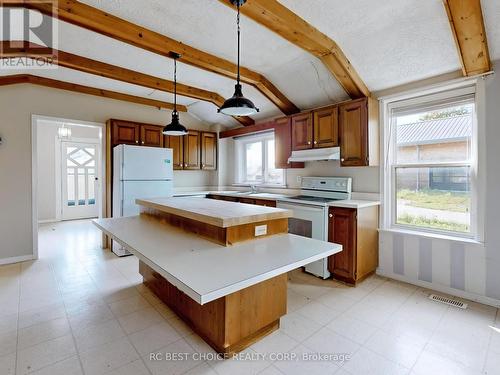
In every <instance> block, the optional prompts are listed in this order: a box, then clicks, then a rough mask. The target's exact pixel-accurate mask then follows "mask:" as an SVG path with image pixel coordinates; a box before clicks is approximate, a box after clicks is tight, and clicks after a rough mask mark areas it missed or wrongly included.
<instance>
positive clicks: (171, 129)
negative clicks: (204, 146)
mask: <svg viewBox="0 0 500 375" xmlns="http://www.w3.org/2000/svg"><path fill="white" fill-rule="evenodd" d="M170 57H172V58H173V59H174V110H173V111H172V122H171V123H170V124H168V125H167V126H165V127H164V128H163V134H165V135H173V136H180V135H186V134H187V133H188V131H187V129H186V127H185V126H184V125H182V124H181V123H180V122H179V112H177V59H178V58H180V57H181V55H179V54H178V53H176V52H170Z"/></svg>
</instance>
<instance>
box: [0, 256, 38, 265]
mask: <svg viewBox="0 0 500 375" xmlns="http://www.w3.org/2000/svg"><path fill="white" fill-rule="evenodd" d="M33 259H35V257H34V256H33V255H21V256H19V257H11V258H3V259H0V265H4V264H12V263H19V262H25V261H27V260H33Z"/></svg>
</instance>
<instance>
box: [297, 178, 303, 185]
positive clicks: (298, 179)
mask: <svg viewBox="0 0 500 375" xmlns="http://www.w3.org/2000/svg"><path fill="white" fill-rule="evenodd" d="M301 182H302V176H297V183H299V184H300V183H301Z"/></svg>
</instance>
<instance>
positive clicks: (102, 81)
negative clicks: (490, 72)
mask: <svg viewBox="0 0 500 375" xmlns="http://www.w3.org/2000/svg"><path fill="white" fill-rule="evenodd" d="M81 1H82V2H83V3H86V4H88V5H91V6H94V7H96V8H99V9H101V10H104V11H106V12H109V13H111V14H113V15H116V16H118V17H121V18H123V19H126V20H128V21H131V22H133V23H136V24H138V25H141V26H144V27H146V28H148V29H151V30H153V31H156V32H159V33H161V34H164V35H166V36H169V37H171V38H173V39H175V40H179V41H181V42H183V43H185V44H188V45H190V46H192V47H195V48H198V49H201V50H203V51H206V52H209V53H211V54H214V55H217V56H219V57H221V58H225V59H227V60H230V61H234V62H235V61H236V35H235V33H236V26H235V21H236V12H235V11H234V10H232V9H230V8H229V7H227V6H225V5H223V4H221V3H220V2H219V1H216V0H210V1H209V0H168V1H165V0H141V1H137V0H81ZM279 1H280V2H281V3H282V4H283V5H285V6H286V7H288V8H289V9H291V10H292V11H293V12H295V13H296V14H298V15H299V16H300V17H302V18H303V19H305V20H306V21H307V22H309V23H310V24H312V25H313V26H315V27H316V28H318V29H319V30H320V31H322V32H323V33H325V34H327V35H328V36H329V37H331V38H332V39H333V40H335V41H336V42H337V43H338V45H339V46H340V47H341V48H342V50H343V51H344V53H345V54H346V56H347V57H348V58H349V60H350V61H351V63H352V65H353V66H354V68H355V69H356V70H357V71H358V73H359V75H360V76H361V78H362V79H363V80H364V82H365V83H366V85H367V86H368V88H369V89H370V90H371V91H377V90H381V89H385V88H389V87H394V86H398V85H401V84H404V83H409V82H413V81H417V80H420V79H425V78H429V77H433V76H436V75H440V74H444V73H447V72H451V71H456V70H458V69H460V61H459V57H458V53H457V50H456V47H455V43H454V41H453V36H452V33H451V30H450V26H449V22H448V19H447V16H446V12H445V9H444V6H443V3H442V0H384V1H373V0H350V1H345V0H308V1H304V0H279ZM482 5H483V14H484V18H485V24H486V29H487V36H488V43H489V48H490V54H491V58H492V59H498V58H500V28H499V27H498V24H499V22H500V1H496V0H483V1H482ZM58 24H59V46H58V48H59V49H60V50H62V51H65V52H70V53H73V54H77V55H81V56H84V57H88V58H91V59H95V60H99V61H102V62H106V63H109V64H113V65H117V66H120V67H124V68H128V69H131V70H135V71H139V72H142V73H146V74H150V75H153V76H157V77H160V78H165V79H169V80H171V79H172V74H173V61H172V60H170V59H167V58H164V57H161V56H159V55H157V54H154V53H151V52H148V51H146V50H143V49H140V48H137V47H134V46H131V45H129V44H126V43H123V42H120V41H117V40H114V39H112V38H109V37H106V36H103V35H101V34H97V33H94V32H92V31H88V30H86V29H83V28H80V27H77V26H74V25H71V24H68V23H65V22H59V23H58ZM241 61H242V65H243V66H245V67H248V68H250V69H252V70H254V71H257V72H259V73H262V74H263V75H264V76H265V77H266V78H267V79H268V80H270V81H271V82H272V83H273V84H274V85H275V86H276V87H278V89H279V90H280V91H281V92H283V93H284V94H285V95H286V96H287V97H288V99H290V100H291V101H292V102H293V103H294V104H295V105H296V106H298V107H299V108H300V109H307V108H313V107H317V106H321V105H325V104H329V103H333V102H337V101H341V100H345V99H347V98H348V97H347V94H346V93H345V91H344V90H343V89H342V87H341V86H340V85H339V83H338V82H337V81H336V80H335V79H334V78H333V76H332V75H331V74H330V73H329V72H328V71H327V69H326V68H325V67H324V65H323V64H322V63H321V62H320V61H319V60H318V59H316V58H315V57H313V56H312V55H310V54H308V53H307V52H305V51H303V50H302V49H300V48H298V47H296V46H295V45H293V44H291V43H289V42H288V41H286V40H285V39H283V38H281V37H279V36H278V35H276V34H274V33H273V32H271V31H269V30H268V29H266V28H264V27H263V26H261V25H259V24H257V23H256V22H254V21H253V20H251V19H249V18H247V17H245V16H242V58H241ZM16 73H26V71H19V72H15V71H10V70H9V71H0V74H1V75H8V74H16ZM32 74H36V75H40V76H44V77H48V78H54V79H58V80H63V81H68V82H74V83H79V84H83V85H87V86H93V87H97V88H102V89H108V90H113V91H118V92H123V93H127V94H131V95H137V96H142V97H147V98H152V99H157V100H165V101H172V95H171V94H169V93H165V92H160V91H157V90H152V89H148V88H144V87H140V86H137V85H132V84H128V83H124V82H119V81H115V80H112V79H107V78H102V77H98V76H95V75H91V74H86V73H82V72H78V71H75V70H71V69H66V68H58V69H56V70H46V71H40V70H37V71H36V72H32ZM178 80H179V82H181V83H184V84H188V85H191V86H195V87H199V88H203V89H206V90H210V91H214V92H216V93H218V94H220V95H222V96H223V97H229V96H231V95H232V93H233V90H234V81H233V80H232V79H229V78H227V77H223V76H220V75H217V74H215V73H211V72H208V71H205V70H202V69H199V68H196V67H193V66H189V65H186V64H182V63H179V65H178ZM243 90H244V93H245V95H246V96H247V97H249V98H250V99H251V100H253V101H254V103H255V104H256V105H257V106H258V107H260V109H261V112H260V113H259V114H258V115H256V116H254V119H255V120H261V119H264V118H272V117H277V116H280V115H282V114H281V112H280V110H279V109H278V108H277V107H276V106H275V105H274V104H273V103H272V102H270V101H269V100H268V99H267V98H266V97H265V96H264V95H262V94H261V93H260V92H259V91H258V90H256V89H255V88H253V87H251V86H248V85H244V88H243ZM179 102H180V103H182V104H185V105H187V106H188V109H189V112H190V113H191V114H193V115H194V116H196V117H198V118H200V119H201V120H203V121H205V122H207V123H221V124H223V125H225V126H235V125H237V124H238V123H237V122H236V121H235V120H234V119H232V118H230V117H226V116H224V115H220V114H218V113H217V112H216V107H215V105H213V104H210V103H206V102H202V101H199V100H196V99H191V98H185V97H180V98H179Z"/></svg>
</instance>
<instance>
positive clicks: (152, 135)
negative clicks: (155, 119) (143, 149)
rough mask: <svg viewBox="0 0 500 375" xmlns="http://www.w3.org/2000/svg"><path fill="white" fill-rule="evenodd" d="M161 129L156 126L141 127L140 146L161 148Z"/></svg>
mask: <svg viewBox="0 0 500 375" xmlns="http://www.w3.org/2000/svg"><path fill="white" fill-rule="evenodd" d="M162 131H163V128H162V127H161V126H157V125H141V145H142V146H150V147H163V134H162Z"/></svg>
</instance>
